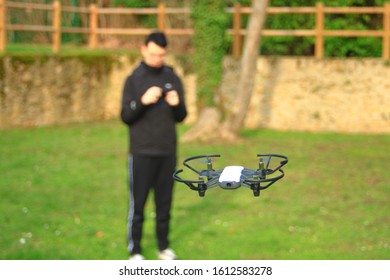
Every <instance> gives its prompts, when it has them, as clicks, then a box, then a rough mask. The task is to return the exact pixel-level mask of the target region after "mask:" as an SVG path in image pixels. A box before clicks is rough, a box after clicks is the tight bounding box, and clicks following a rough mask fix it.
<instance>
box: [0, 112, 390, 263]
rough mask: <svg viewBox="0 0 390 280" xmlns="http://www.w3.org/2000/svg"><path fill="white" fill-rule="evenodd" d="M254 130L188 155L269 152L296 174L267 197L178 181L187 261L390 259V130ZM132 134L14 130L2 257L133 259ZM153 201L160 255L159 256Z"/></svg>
mask: <svg viewBox="0 0 390 280" xmlns="http://www.w3.org/2000/svg"><path fill="white" fill-rule="evenodd" d="M185 130H187V127H185V126H181V127H179V133H180V135H181V134H182V133H183V132H184V131H185ZM242 136H243V137H244V141H243V142H242V143H240V144H237V145H226V144H219V145H217V144H210V143H207V144H201V143H191V144H182V145H180V146H179V158H178V162H179V163H180V164H181V162H182V161H183V159H184V158H186V157H189V156H194V155H198V154H204V153H220V154H221V155H222V157H221V158H220V160H219V161H216V162H215V164H214V166H215V168H220V167H221V166H226V165H228V164H230V165H232V164H233V165H235V164H238V165H244V166H247V167H252V168H254V167H256V166H257V160H256V154H257V153H263V152H264V153H268V152H269V153H281V154H285V155H287V156H288V157H289V163H288V164H287V165H286V166H285V168H284V171H285V173H286V175H285V177H284V178H283V179H282V180H281V181H279V182H278V183H276V184H275V185H273V186H271V187H270V188H269V189H267V190H265V191H263V192H262V193H261V195H260V197H258V198H255V197H253V195H252V192H251V191H250V190H248V189H244V188H240V189H237V190H234V191H224V190H222V189H220V188H214V189H210V190H209V191H208V192H207V193H206V196H205V197H204V198H199V197H198V194H197V193H196V192H194V191H192V190H189V189H188V187H186V186H184V185H183V184H176V186H175V196H174V203H173V205H174V206H173V212H172V231H171V240H172V244H171V245H172V247H173V248H174V249H175V250H176V252H177V253H178V254H179V256H180V258H181V259H194V260H207V259H220V260H225V259H243V260H245V259H276V260H277V259H282V260H285V259H298V260H299V259H319V260H332V259H358V260H366V259H373V260H375V259H382V260H388V259H389V258H390V245H389V244H390V239H389V215H388V213H389V210H390V208H389V207H390V205H389V203H388V194H389V191H390V188H389V183H388V182H389V181H390V173H389V172H388V165H387V164H386V162H387V161H388V155H389V153H390V136H389V135H346V134H334V133H318V134H313V133H301V132H276V131H267V130H258V131H254V130H246V131H244V132H243V135H242ZM127 137H128V134H127V128H126V127H125V126H124V125H123V124H121V123H120V122H119V121H118V120H114V121H103V122H92V123H84V124H69V125H66V126H62V127H61V126H55V127H46V128H35V129H11V130H6V131H2V132H1V136H0V170H2V175H1V180H0V197H1V203H0V211H1V213H2V215H0V232H1V235H0V248H1V250H0V259H46V260H47V259H75V260H83V259H92V260H96V259H108V260H110V259H111V260H119V259H123V260H125V259H127V257H128V255H127V250H126V247H127V244H126V231H127V215H128V199H127V197H128V186H127V168H126V165H127V162H126V161H127V148H128V143H127V140H128V139H127ZM259 143H261V145H260V146H259ZM178 167H179V166H178ZM180 168H181V165H180ZM152 199H153V196H152V195H150V197H149V201H148V203H147V207H146V212H145V227H144V228H145V229H144V239H143V245H144V254H145V255H146V257H147V258H148V259H155V258H156V254H155V253H156V239H155V236H154V232H155V231H154V217H155V213H154V205H153V203H152V202H153V200H152Z"/></svg>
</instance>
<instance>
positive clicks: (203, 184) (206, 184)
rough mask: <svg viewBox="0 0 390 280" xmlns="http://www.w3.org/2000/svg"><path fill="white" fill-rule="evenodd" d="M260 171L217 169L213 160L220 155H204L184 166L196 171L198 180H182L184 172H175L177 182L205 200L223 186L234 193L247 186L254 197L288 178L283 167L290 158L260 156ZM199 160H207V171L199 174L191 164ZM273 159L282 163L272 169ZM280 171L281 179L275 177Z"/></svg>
mask: <svg viewBox="0 0 390 280" xmlns="http://www.w3.org/2000/svg"><path fill="white" fill-rule="evenodd" d="M257 156H258V157H259V168H258V169H256V170H253V169H249V168H245V167H243V166H226V167H225V168H223V169H219V170H214V169H213V165H212V163H211V159H212V158H216V157H220V155H219V154H208V155H200V156H194V157H190V158H187V159H185V160H184V161H183V165H184V166H186V167H187V168H189V169H190V170H192V171H193V172H195V173H196V174H197V175H198V177H199V179H198V180H187V179H182V178H180V177H179V176H178V174H179V173H181V172H183V169H180V170H177V171H175V172H174V173H173V179H174V180H176V181H178V182H181V183H184V184H186V185H187V186H188V187H189V188H190V189H191V190H194V191H198V193H199V196H201V197H203V196H204V195H205V193H206V190H208V189H210V188H213V187H216V186H219V187H221V188H222V189H225V190H234V189H237V188H239V187H241V186H244V187H247V188H249V189H251V190H252V191H253V195H254V196H259V195H260V191H261V190H264V189H266V188H268V187H270V186H271V185H272V184H273V183H275V182H276V181H278V180H279V179H281V178H283V177H284V171H283V170H282V167H283V166H284V165H285V164H286V163H287V162H288V158H287V157H286V156H283V155H278V154H258V155H257ZM197 159H206V161H205V162H206V165H207V166H206V169H204V170H201V171H198V170H196V169H195V168H194V167H192V166H190V165H189V162H190V161H193V160H197ZM273 159H276V160H277V161H278V163H277V165H276V166H275V167H272V168H271V162H272V160H273ZM276 171H279V173H277V176H275V175H274V176H271V175H272V174H274V173H275V172H276Z"/></svg>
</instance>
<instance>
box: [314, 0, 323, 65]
mask: <svg viewBox="0 0 390 280" xmlns="http://www.w3.org/2000/svg"><path fill="white" fill-rule="evenodd" d="M315 57H316V58H323V57H324V4H323V3H322V2H318V3H317V4H316V43H315Z"/></svg>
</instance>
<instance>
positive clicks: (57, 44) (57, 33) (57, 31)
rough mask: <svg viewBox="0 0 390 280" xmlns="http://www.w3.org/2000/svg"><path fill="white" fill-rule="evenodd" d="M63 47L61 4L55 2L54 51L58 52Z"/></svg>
mask: <svg viewBox="0 0 390 280" xmlns="http://www.w3.org/2000/svg"><path fill="white" fill-rule="evenodd" d="M60 48H61V4H60V2H59V1H58V0H57V1H54V2H53V52H54V53H58V51H59V50H60Z"/></svg>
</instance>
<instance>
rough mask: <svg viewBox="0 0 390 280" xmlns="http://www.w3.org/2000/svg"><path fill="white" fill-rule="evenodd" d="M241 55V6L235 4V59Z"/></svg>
mask: <svg viewBox="0 0 390 280" xmlns="http://www.w3.org/2000/svg"><path fill="white" fill-rule="evenodd" d="M240 55H241V4H240V3H234V12H233V57H234V58H239V57H240Z"/></svg>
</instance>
